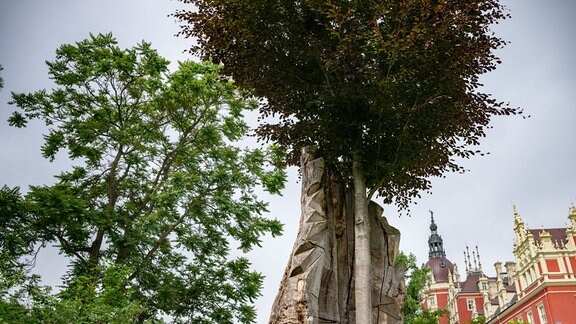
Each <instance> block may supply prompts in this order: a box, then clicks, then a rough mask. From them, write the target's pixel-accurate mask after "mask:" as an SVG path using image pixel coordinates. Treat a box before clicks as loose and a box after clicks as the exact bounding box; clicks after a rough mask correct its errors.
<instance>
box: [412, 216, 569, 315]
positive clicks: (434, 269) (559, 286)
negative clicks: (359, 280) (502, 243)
mask: <svg viewBox="0 0 576 324" xmlns="http://www.w3.org/2000/svg"><path fill="white" fill-rule="evenodd" d="M568 219H569V221H570V222H569V225H568V226H567V227H566V228H541V229H528V228H527V227H526V225H525V224H524V221H523V220H522V218H521V217H520V214H519V213H518V212H517V211H516V208H514V234H515V242H514V246H513V252H514V258H515V261H514V262H506V263H505V264H504V265H502V263H501V262H496V263H495V264H494V269H495V272H496V276H488V275H487V274H486V273H485V272H484V271H483V269H482V264H481V262H480V254H479V253H478V247H476V248H475V250H473V251H472V260H471V258H470V249H469V248H468V247H466V250H465V252H464V263H465V278H464V280H461V277H460V274H459V272H458V268H457V266H456V265H454V264H453V263H452V262H451V261H450V260H449V259H448V258H446V253H445V251H444V247H443V241H442V237H441V236H440V235H439V234H438V227H437V225H436V223H435V222H434V214H432V213H431V224H430V231H431V235H430V237H429V239H428V247H429V254H428V258H429V259H428V262H427V263H426V265H425V266H426V267H429V268H430V274H431V275H430V280H429V283H428V284H427V286H426V287H425V291H424V300H423V306H424V307H425V308H429V309H436V308H447V309H448V310H449V311H450V314H449V315H444V316H443V317H441V318H440V324H448V323H450V324H452V323H461V324H464V323H469V322H470V321H471V320H472V319H474V318H477V317H479V316H483V317H484V318H485V319H486V323H487V324H495V323H509V322H515V321H516V322H521V323H522V322H527V323H530V324H562V323H563V324H571V323H576V207H574V206H572V207H571V208H570V211H569V215H568Z"/></svg>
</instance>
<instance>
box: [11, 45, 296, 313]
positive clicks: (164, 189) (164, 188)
mask: <svg viewBox="0 0 576 324" xmlns="http://www.w3.org/2000/svg"><path fill="white" fill-rule="evenodd" d="M47 64H48V67H49V74H50V77H51V79H52V80H54V82H55V83H56V88H55V89H53V90H50V91H47V90H40V91H37V92H34V93H20V94H13V97H12V98H13V99H12V102H11V104H13V105H15V106H16V107H18V108H19V110H17V111H15V112H14V113H13V115H12V116H11V117H10V119H9V123H10V124H11V125H13V126H16V127H23V126H25V125H26V123H27V121H28V120H30V119H39V120H42V121H44V123H45V124H46V125H47V126H48V128H49V132H48V134H47V135H45V136H44V138H45V142H44V145H43V146H42V154H43V156H44V157H46V158H47V159H49V160H51V161H52V160H54V159H56V158H60V155H63V154H67V155H68V157H69V158H70V159H71V160H72V161H75V165H74V167H73V168H72V169H71V170H69V171H65V172H62V173H61V174H59V175H58V176H56V179H57V181H56V183H55V184H53V185H44V186H33V187H31V188H30V190H29V192H28V193H27V194H26V195H25V197H24V198H22V197H20V195H19V193H18V192H17V189H10V188H4V189H2V191H0V193H1V195H0V198H1V199H2V200H3V201H8V202H9V204H4V203H2V204H0V213H1V217H2V220H1V221H2V223H3V225H4V226H2V229H1V230H0V235H1V238H2V244H3V246H2V256H3V259H2V267H7V268H10V266H7V262H9V261H10V260H16V259H17V256H19V255H24V254H29V252H30V251H31V250H30V249H31V248H33V247H34V248H36V247H38V246H40V247H45V246H47V245H48V244H54V243H55V244H56V246H57V248H58V250H59V253H61V254H63V255H65V256H66V257H67V258H68V259H69V261H70V267H69V270H68V271H67V272H66V273H65V275H64V277H63V279H64V282H63V287H62V290H61V291H60V292H59V293H58V294H57V295H55V296H52V295H50V294H48V293H46V292H45V291H39V290H38V289H39V288H38V289H37V290H36V291H32V292H29V293H28V294H27V295H21V296H20V297H21V298H14V295H13V294H12V297H11V295H10V294H11V292H13V291H16V290H17V289H16V288H14V287H16V286H18V285H13V287H12V289H8V290H3V291H2V295H1V296H0V297H2V300H3V301H14V300H16V301H19V302H20V304H21V305H24V306H26V305H30V303H32V304H33V305H36V307H33V311H32V312H29V314H33V315H34V316H35V318H37V319H39V320H40V321H41V322H54V323H56V322H70V321H74V322H90V323H96V322H100V323H105V322H106V323H108V322H117V323H127V322H132V321H144V320H159V319H161V318H163V317H164V316H168V317H169V318H172V319H173V320H174V321H177V322H187V323H233V322H242V323H249V322H252V321H253V320H254V318H255V310H254V307H253V305H252V302H253V300H254V299H255V298H256V297H258V296H259V294H260V292H259V291H260V288H261V284H262V276H261V275H260V274H259V273H256V272H254V271H252V270H250V264H249V262H248V260H247V259H246V258H244V257H232V256H231V255H230V250H231V249H233V248H235V246H237V247H238V248H240V249H241V250H242V251H248V250H250V249H252V248H254V247H255V246H258V245H259V244H260V242H261V241H260V238H261V236H262V235H264V234H266V233H270V234H272V235H278V234H280V232H281V229H282V228H281V224H280V223H279V222H278V221H277V220H270V219H267V218H265V217H264V216H263V214H264V213H265V212H266V207H267V206H266V203H265V202H263V201H262V200H260V199H259V198H258V197H257V196H256V192H255V190H256V189H257V188H262V189H263V190H265V191H268V192H270V193H273V194H278V193H279V192H280V190H281V189H282V188H283V184H284V180H285V172H284V169H283V167H282V160H283V156H282V155H281V154H280V151H279V150H278V149H276V148H274V147H271V148H269V149H265V150H263V149H252V150H250V149H240V148H238V147H237V146H235V145H233V143H234V142H235V141H237V140H240V139H241V138H243V137H244V136H245V135H246V133H247V131H248V130H249V129H248V126H247V124H246V123H245V122H244V120H243V112H244V111H246V110H249V109H254V108H255V107H256V106H257V104H256V103H255V102H253V101H251V100H246V99H245V96H244V95H243V94H242V93H241V92H239V91H238V90H237V89H236V88H235V87H234V86H233V84H232V83H231V82H229V81H227V79H226V78H223V77H221V76H219V70H220V68H219V67H218V66H216V65H212V64H208V63H204V64H200V63H194V62H184V63H180V64H179V67H178V69H177V71H175V72H173V73H170V72H168V64H169V62H168V61H167V60H166V59H164V58H162V57H160V56H159V55H158V53H157V52H156V51H155V50H153V49H152V48H151V46H150V44H149V43H145V42H143V43H141V44H139V45H137V46H135V47H133V48H130V49H121V48H119V47H118V45H117V41H116V40H115V39H114V38H113V37H112V35H111V34H106V35H102V34H99V35H91V36H90V38H89V39H86V40H83V41H81V42H78V43H76V44H70V45H63V46H61V47H60V48H59V49H58V50H57V52H56V59H55V60H54V61H52V62H48V63H47ZM22 233H24V234H25V235H22ZM4 238H8V239H7V240H4ZM4 254H7V255H8V256H9V258H8V259H7V260H5V259H4ZM3 269H4V268H3ZM29 279H30V278H29ZM0 281H1V280H0ZM27 282H30V280H28V281H27ZM25 286H28V287H38V286H37V285H27V284H20V286H19V287H20V288H22V287H24V288H25ZM16 297H18V296H16ZM30 301H32V302H30ZM10 305H14V303H11V304H10ZM61 320H63V321H61Z"/></svg>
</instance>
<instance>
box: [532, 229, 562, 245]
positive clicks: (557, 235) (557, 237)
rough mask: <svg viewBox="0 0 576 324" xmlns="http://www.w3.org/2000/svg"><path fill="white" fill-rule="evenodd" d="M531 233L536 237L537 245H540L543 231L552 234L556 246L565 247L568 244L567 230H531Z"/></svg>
mask: <svg viewBox="0 0 576 324" xmlns="http://www.w3.org/2000/svg"><path fill="white" fill-rule="evenodd" d="M529 231H530V233H532V236H534V241H535V242H536V244H540V243H541V242H540V234H541V233H542V231H546V232H548V233H550V236H552V243H553V244H554V245H556V246H563V245H564V244H566V243H567V242H568V239H567V238H566V228H541V229H530V230H529Z"/></svg>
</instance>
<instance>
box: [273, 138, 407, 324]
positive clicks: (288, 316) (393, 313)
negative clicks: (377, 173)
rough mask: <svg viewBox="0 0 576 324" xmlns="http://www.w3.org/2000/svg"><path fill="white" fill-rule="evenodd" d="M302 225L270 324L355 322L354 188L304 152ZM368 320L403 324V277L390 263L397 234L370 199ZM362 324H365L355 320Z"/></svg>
mask: <svg viewBox="0 0 576 324" xmlns="http://www.w3.org/2000/svg"><path fill="white" fill-rule="evenodd" d="M301 167H302V196H301V208H302V215H301V219H300V229H299V232H298V236H297V238H296V242H295V244H294V248H293V250H292V254H291V256H290V261H289V262H288V266H287V267H286V270H285V272H284V277H283V279H282V282H281V284H280V289H279V291H278V295H277V296H276V300H275V301H274V305H273V307H272V313H271V315H270V323H271V324H291V323H292V324H296V323H298V324H300V323H310V324H321V323H340V324H344V323H350V324H352V323H355V313H354V196H353V195H354V192H353V188H350V187H348V186H347V185H346V184H345V183H343V182H342V181H339V177H338V176H337V175H334V174H329V172H326V170H325V168H324V160H323V159H322V158H316V157H315V156H314V151H313V150H312V149H310V148H306V149H304V150H303V151H302V158H301ZM368 209H369V214H370V229H371V233H370V254H371V257H372V269H371V280H372V287H371V294H372V323H378V324H380V323H391V324H392V323H402V309H401V308H402V303H403V300H404V279H403V276H404V274H403V272H402V270H401V269H400V267H395V266H394V260H395V258H396V255H397V253H398V247H399V243H400V232H399V231H398V230H397V229H396V228H394V227H392V226H390V225H389V224H388V222H387V221H386V218H384V217H382V208H381V207H380V206H378V205H377V204H376V203H374V202H370V204H369V206H368ZM358 324H365V323H358Z"/></svg>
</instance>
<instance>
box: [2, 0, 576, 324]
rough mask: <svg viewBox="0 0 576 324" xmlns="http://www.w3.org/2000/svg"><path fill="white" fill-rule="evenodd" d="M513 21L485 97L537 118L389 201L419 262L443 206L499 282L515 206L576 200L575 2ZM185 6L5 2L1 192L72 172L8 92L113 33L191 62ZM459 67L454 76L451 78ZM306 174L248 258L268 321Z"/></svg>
mask: <svg viewBox="0 0 576 324" xmlns="http://www.w3.org/2000/svg"><path fill="white" fill-rule="evenodd" d="M504 3H505V4H506V5H507V6H508V7H509V9H510V11H511V14H512V19H509V20H506V21H504V22H503V23H501V24H499V25H498V26H496V28H495V30H496V32H497V33H498V34H499V35H500V36H501V37H503V38H504V39H506V40H508V41H510V42H511V43H510V44H509V45H508V46H507V47H506V48H505V49H504V50H502V51H500V52H499V54H500V57H501V58H502V60H503V64H501V65H500V66H499V67H498V69H497V70H496V71H495V72H492V73H490V74H489V75H487V76H486V77H485V78H484V83H485V84H486V92H489V93H492V94H494V96H495V98H497V99H499V100H503V101H509V102H510V103H511V105H513V106H520V107H522V108H524V110H525V112H526V115H531V118H529V119H526V120H524V119H522V118H518V117H512V118H497V119H495V120H494V122H493V125H494V129H493V130H490V131H489V133H488V137H487V138H486V139H484V140H483V141H482V145H481V147H480V148H481V149H482V150H484V151H489V152H490V155H488V156H485V157H476V158H474V159H473V160H470V161H465V162H464V165H465V166H466V167H467V168H468V169H469V170H470V171H469V172H468V173H466V174H464V175H460V174H449V175H447V177H446V178H445V179H437V180H434V186H433V188H432V192H433V193H432V195H424V196H423V198H422V199H420V200H418V201H417V204H416V205H415V206H413V207H412V217H405V216H402V217H399V214H398V213H397V212H396V209H395V208H394V207H393V206H386V208H385V214H386V216H387V217H388V219H389V222H390V223H391V224H392V225H393V226H396V227H398V228H399V229H400V231H401V232H402V241H401V249H403V250H404V251H406V252H412V253H414V254H415V255H416V256H417V257H418V261H419V262H422V263H423V262H426V260H427V255H428V254H427V253H428V250H427V239H428V235H429V232H430V230H429V228H428V226H429V220H430V219H429V217H430V216H429V213H428V210H429V209H431V210H433V211H434V215H435V219H436V223H437V225H438V231H439V233H440V234H441V235H442V237H443V239H444V246H445V249H446V253H447V256H448V258H449V259H450V260H451V261H453V262H455V263H456V264H458V266H459V267H460V269H461V270H462V271H463V269H464V263H463V253H462V252H463V250H464V249H465V246H466V245H469V246H476V245H478V247H479V250H480V255H481V261H482V264H483V266H484V268H485V269H487V272H488V274H489V275H494V271H493V269H492V264H494V262H496V261H498V260H500V261H507V260H512V259H513V255H512V239H513V231H512V206H513V205H516V206H517V208H518V211H519V212H520V214H521V215H522V217H523V218H524V220H525V221H526V222H527V223H528V225H529V226H531V227H533V228H540V227H541V226H544V227H561V226H564V224H565V223H566V220H567V218H566V217H567V215H568V208H569V206H570V204H571V203H576V171H575V168H574V165H575V161H576V141H575V140H576V109H575V108H576V107H575V105H576V62H575V59H574V56H575V53H576V20H574V19H573V15H574V12H576V2H574V1H572V0H508V1H504ZM182 7H183V5H182V4H180V3H179V2H176V1H171V0H123V1H114V0H99V1H87V0H51V1H41V0H0V64H1V65H2V66H4V71H2V72H1V73H2V77H3V78H4V81H5V88H4V89H3V90H2V92H0V150H1V152H2V153H1V155H0V185H3V184H7V185H9V186H16V185H18V186H21V187H22V188H26V187H27V186H28V185H38V184H46V183H50V182H53V180H52V176H53V175H54V174H57V173H58V172H59V170H61V169H62V168H66V167H67V162H66V161H65V160H63V159H62V160H57V161H55V162H54V163H49V162H48V161H46V160H44V159H43V158H42V157H41V155H40V145H41V142H42V134H43V132H44V129H43V128H42V127H41V125H39V124H37V123H32V124H30V125H29V127H27V128H26V129H14V128H11V127H9V126H8V125H7V123H6V118H7V117H8V116H9V114H10V112H11V111H12V110H13V108H12V107H10V106H8V105H7V102H8V101H9V97H10V96H9V94H10V91H16V92H30V91H34V90H38V89H41V88H48V87H50V86H51V84H50V82H49V80H48V77H47V68H46V66H45V64H44V61H45V60H52V59H53V58H54V55H55V50H56V48H58V47H59V46H60V45H61V44H64V43H72V42H75V41H79V40H82V39H84V38H86V37H87V36H88V34H89V33H90V32H92V33H99V32H102V33H105V32H113V33H114V35H115V36H116V37H117V39H118V40H119V42H120V45H121V46H123V47H131V46H133V45H135V44H136V43H137V42H140V41H141V40H146V41H149V42H152V45H153V47H154V48H156V49H158V51H159V52H160V54H161V55H163V56H164V57H166V58H168V59H169V60H171V61H173V62H176V61H177V60H186V59H190V58H191V56H190V55H189V54H187V53H183V51H184V50H186V49H187V48H188V47H189V46H190V44H191V41H190V40H185V39H182V38H176V37H175V36H174V34H176V33H177V32H178V26H177V23H176V22H175V21H174V20H173V19H172V18H169V17H167V15H168V14H169V13H171V12H173V11H174V10H175V9H176V8H182ZM449 72H450V71H446V73H449ZM299 193H300V187H299V183H297V175H296V170H295V169H291V170H290V179H289V182H288V184H287V187H286V190H285V191H284V197H282V198H274V199H272V200H270V211H271V217H276V218H278V219H280V220H281V221H282V222H283V223H285V224H286V226H285V235H284V236H283V237H281V238H275V239H272V238H268V239H266V241H265V242H264V244H263V248H261V249H258V250H256V251H254V252H252V253H250V258H251V259H252V260H253V262H254V267H255V268H256V269H257V270H258V271H260V272H262V273H264V274H265V275H266V281H265V284H264V285H265V286H264V291H263V293H264V295H263V296H262V297H261V298H260V299H259V300H258V301H257V307H258V311H259V322H258V323H266V322H267V318H268V314H269V310H270V306H271V304H272V302H273V300H274V297H275V294H276V291H277V288H278V285H279V282H280V278H281V276H282V273H283V271H284V267H285V266H286V263H287V262H288V257H289V254H290V251H291V249H292V244H293V242H294V239H295V237H296V231H297V226H298V221H299ZM38 264H39V267H40V268H41V269H40V271H41V272H42V273H46V274H48V278H50V276H52V278H53V277H54V275H55V274H57V273H61V272H62V271H63V269H61V268H60V267H59V266H60V264H59V263H58V262H55V261H54V259H51V258H50V257H49V256H44V257H43V258H42V259H41V260H40V261H39V263H38Z"/></svg>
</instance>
